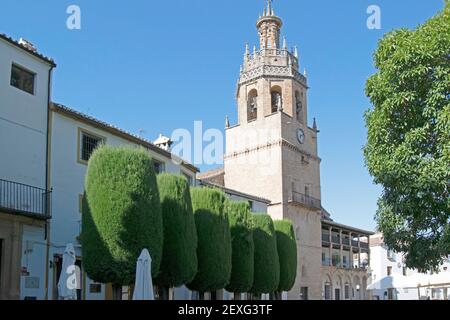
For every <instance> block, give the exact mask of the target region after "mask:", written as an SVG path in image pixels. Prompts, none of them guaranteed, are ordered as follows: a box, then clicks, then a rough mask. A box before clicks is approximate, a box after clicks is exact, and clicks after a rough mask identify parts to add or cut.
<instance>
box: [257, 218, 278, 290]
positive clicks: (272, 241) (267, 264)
mask: <svg viewBox="0 0 450 320" xmlns="http://www.w3.org/2000/svg"><path fill="white" fill-rule="evenodd" d="M253 224H254V229H253V242H254V244H255V273H254V280H253V287H252V289H251V293H253V294H257V295H259V294H264V293H272V292H275V291H277V290H278V285H279V284H280V262H279V258H278V250H277V236H276V234H275V228H274V225H273V221H272V218H271V217H270V216H269V215H267V214H254V215H253Z"/></svg>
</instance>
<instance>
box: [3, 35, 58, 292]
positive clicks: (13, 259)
mask: <svg viewBox="0 0 450 320" xmlns="http://www.w3.org/2000/svg"><path fill="white" fill-rule="evenodd" d="M55 66H56V65H55V63H54V62H53V61H52V60H50V59H49V58H46V57H44V56H42V55H40V54H38V53H37V51H36V49H35V48H34V47H33V46H32V44H30V43H29V42H27V41H25V40H21V41H20V42H16V41H14V40H12V39H11V38H9V37H7V36H5V35H1V34H0V150H1V151H0V154H1V157H0V300H3V299H45V284H46V281H45V280H46V269H45V260H46V254H47V248H46V241H47V236H48V233H47V226H48V221H49V219H50V216H51V203H50V199H51V192H50V191H49V190H50V187H49V184H48V165H47V164H48V152H47V150H48V148H47V147H48V139H49V134H48V104H49V100H50V94H51V75H52V70H53V68H54V67H55Z"/></svg>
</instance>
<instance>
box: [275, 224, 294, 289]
mask: <svg viewBox="0 0 450 320" xmlns="http://www.w3.org/2000/svg"><path fill="white" fill-rule="evenodd" d="M273 223H274V226H275V231H276V235H277V249H278V257H279V259H280V284H279V285H278V291H281V292H282V291H290V290H291V289H292V288H293V287H294V284H295V278H296V276H297V242H296V240H295V232H294V227H293V225H292V222H291V221H289V220H281V221H274V222H273Z"/></svg>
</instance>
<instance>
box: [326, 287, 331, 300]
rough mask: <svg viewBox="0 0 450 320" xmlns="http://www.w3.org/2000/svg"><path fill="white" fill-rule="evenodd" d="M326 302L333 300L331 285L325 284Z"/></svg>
mask: <svg viewBox="0 0 450 320" xmlns="http://www.w3.org/2000/svg"><path fill="white" fill-rule="evenodd" d="M325 300H331V284H329V283H326V284H325Z"/></svg>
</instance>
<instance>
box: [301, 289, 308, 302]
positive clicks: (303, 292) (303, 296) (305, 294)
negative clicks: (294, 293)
mask: <svg viewBox="0 0 450 320" xmlns="http://www.w3.org/2000/svg"><path fill="white" fill-rule="evenodd" d="M308 299H309V297H308V287H301V288H300V300H308Z"/></svg>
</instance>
